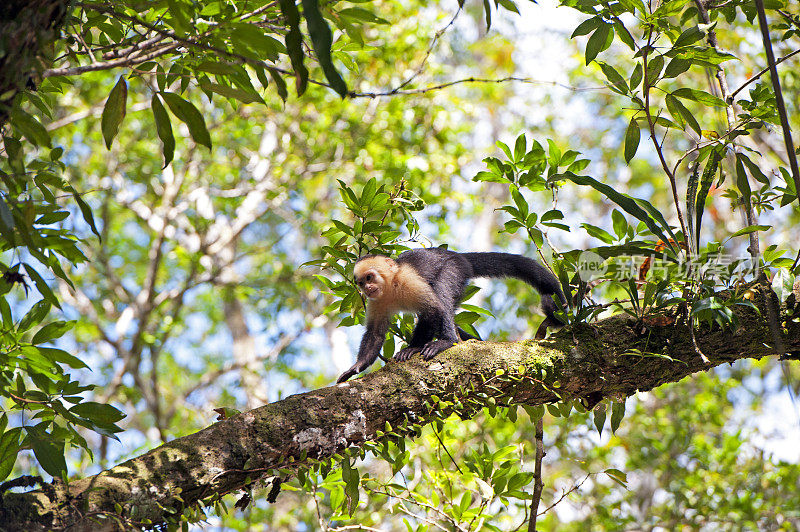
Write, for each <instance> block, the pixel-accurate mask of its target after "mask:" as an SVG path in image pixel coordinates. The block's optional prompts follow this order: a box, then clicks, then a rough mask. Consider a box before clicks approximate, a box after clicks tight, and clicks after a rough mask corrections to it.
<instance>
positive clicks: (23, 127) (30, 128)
mask: <svg viewBox="0 0 800 532" xmlns="http://www.w3.org/2000/svg"><path fill="white" fill-rule="evenodd" d="M11 125H12V126H14V129H16V130H18V131H19V132H20V133H22V134H23V135H24V136H25V138H27V139H28V140H29V141H31V142H32V143H33V144H35V145H36V146H46V147H48V148H49V147H50V145H51V144H50V133H48V132H47V129H45V127H44V126H43V125H42V124H41V122H39V121H38V120H37V119H36V117H34V116H33V115H31V114H28V113H26V112H25V111H23V110H22V109H20V108H19V107H16V108H15V109H14V111H13V113H12V114H11Z"/></svg>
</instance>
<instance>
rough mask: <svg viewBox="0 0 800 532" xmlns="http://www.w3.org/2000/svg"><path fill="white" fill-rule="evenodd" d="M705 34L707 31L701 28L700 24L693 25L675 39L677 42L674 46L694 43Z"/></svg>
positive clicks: (678, 46) (680, 46) (679, 46)
mask: <svg viewBox="0 0 800 532" xmlns="http://www.w3.org/2000/svg"><path fill="white" fill-rule="evenodd" d="M705 36H706V32H705V31H703V30H701V29H700V28H699V27H698V26H693V27H691V28H688V29H687V30H685V31H684V32H683V33H681V34H680V35H679V36H678V38H677V39H675V43H673V45H672V48H673V49H675V48H682V47H684V46H689V45H692V44H694V43H696V42H697V41H699V40H700V39H702V38H703V37H705Z"/></svg>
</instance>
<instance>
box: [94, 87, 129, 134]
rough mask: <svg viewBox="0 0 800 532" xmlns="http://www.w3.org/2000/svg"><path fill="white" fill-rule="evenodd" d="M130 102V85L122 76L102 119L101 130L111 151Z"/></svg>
mask: <svg viewBox="0 0 800 532" xmlns="http://www.w3.org/2000/svg"><path fill="white" fill-rule="evenodd" d="M127 101H128V85H127V84H126V83H125V79H124V78H123V77H122V76H120V77H119V79H118V80H117V84H116V85H114V88H113V89H111V92H110V93H109V95H108V99H107V100H106V105H105V107H103V116H102V117H101V119H100V129H101V130H102V131H103V139H104V140H105V141H106V148H108V149H111V143H112V142H113V140H114V137H116V136H117V132H118V131H119V125H120V124H121V123H122V119H123V118H125V106H126V103H127Z"/></svg>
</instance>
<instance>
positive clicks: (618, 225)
mask: <svg viewBox="0 0 800 532" xmlns="http://www.w3.org/2000/svg"><path fill="white" fill-rule="evenodd" d="M611 220H612V223H613V226H614V233H615V234H616V235H617V238H618V239H620V240H622V237H624V236H625V235H626V234H627V232H628V220H626V219H625V215H623V214H622V213H621V212H619V211H618V210H617V209H614V210H613V211H611Z"/></svg>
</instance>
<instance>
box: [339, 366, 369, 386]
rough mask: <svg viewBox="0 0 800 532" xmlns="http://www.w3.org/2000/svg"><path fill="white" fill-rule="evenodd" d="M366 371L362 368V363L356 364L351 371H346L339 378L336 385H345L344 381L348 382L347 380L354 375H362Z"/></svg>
mask: <svg viewBox="0 0 800 532" xmlns="http://www.w3.org/2000/svg"><path fill="white" fill-rule="evenodd" d="M365 369H366V368H362V367H361V363H360V362H356V363H355V364H353V366H352V367H351V368H350V369H348V370H347V371H345V372H344V373H342V374H341V375H339V378H338V379H336V384H341V383H343V382H344V381H346V380H347V379H349V378H350V377H352V376H353V375H357V374H358V373H361V372H362V371H364V370H365Z"/></svg>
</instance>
